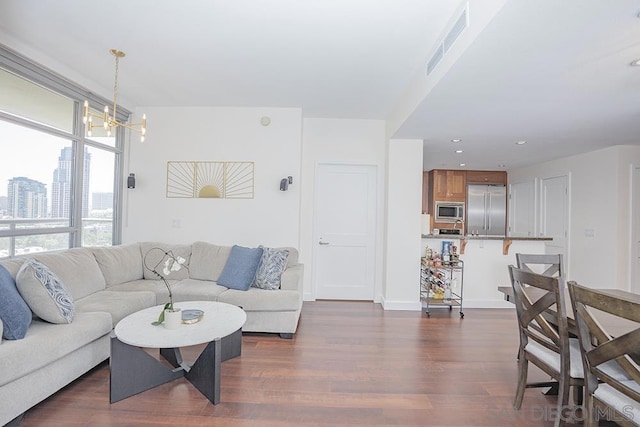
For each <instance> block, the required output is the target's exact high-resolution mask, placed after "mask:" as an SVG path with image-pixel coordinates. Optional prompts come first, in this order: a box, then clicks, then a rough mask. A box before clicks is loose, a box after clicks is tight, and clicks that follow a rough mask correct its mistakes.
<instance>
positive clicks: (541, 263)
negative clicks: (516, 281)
mask: <svg viewBox="0 0 640 427" xmlns="http://www.w3.org/2000/svg"><path fill="white" fill-rule="evenodd" d="M516 266H517V267H518V268H519V269H521V270H524V271H528V272H530V273H538V274H542V275H543V276H562V277H564V275H565V274H564V265H563V261H562V254H543V255H540V254H520V253H517V254H516Z"/></svg>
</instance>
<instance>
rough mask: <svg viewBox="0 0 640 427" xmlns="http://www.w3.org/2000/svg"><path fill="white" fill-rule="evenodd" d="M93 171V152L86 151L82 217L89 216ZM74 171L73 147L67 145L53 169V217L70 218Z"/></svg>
mask: <svg viewBox="0 0 640 427" xmlns="http://www.w3.org/2000/svg"><path fill="white" fill-rule="evenodd" d="M90 171H91V154H90V153H89V152H88V151H87V150H85V152H84V168H83V176H82V217H83V218H86V217H87V216H89V176H90ZM72 172H73V149H72V148H71V147H65V148H63V149H62V150H60V157H58V167H57V168H56V169H55V170H54V171H53V183H52V185H51V217H52V218H69V208H70V206H71V191H72V189H71V183H72V182H73V180H72V177H71V174H72Z"/></svg>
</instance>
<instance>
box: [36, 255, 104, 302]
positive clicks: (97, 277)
mask: <svg viewBox="0 0 640 427" xmlns="http://www.w3.org/2000/svg"><path fill="white" fill-rule="evenodd" d="M33 258H35V259H36V260H38V261H40V262H41V263H43V264H44V265H46V266H47V267H49V269H50V270H51V271H53V272H54V273H55V274H56V276H58V278H60V280H62V282H63V283H64V284H65V286H66V287H67V289H68V290H69V292H71V295H72V296H73V298H74V299H80V298H82V297H86V296H87V295H91V294H92V293H94V292H98V291H101V290H103V289H104V288H105V282H104V276H103V275H102V271H100V267H99V266H98V262H97V261H96V257H95V256H93V252H92V251H91V249H89V248H73V249H67V250H65V251H61V252H50V253H42V254H37V255H34V256H33ZM32 308H33V307H32Z"/></svg>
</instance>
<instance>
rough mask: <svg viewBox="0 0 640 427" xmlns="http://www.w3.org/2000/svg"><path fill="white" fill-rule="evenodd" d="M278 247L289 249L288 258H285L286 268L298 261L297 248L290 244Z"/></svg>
mask: <svg viewBox="0 0 640 427" xmlns="http://www.w3.org/2000/svg"><path fill="white" fill-rule="evenodd" d="M280 249H286V250H288V251H289V258H287V268H289V267H292V266H294V265H296V264H297V263H298V250H297V249H296V248H294V247H291V246H285V247H282V248H280Z"/></svg>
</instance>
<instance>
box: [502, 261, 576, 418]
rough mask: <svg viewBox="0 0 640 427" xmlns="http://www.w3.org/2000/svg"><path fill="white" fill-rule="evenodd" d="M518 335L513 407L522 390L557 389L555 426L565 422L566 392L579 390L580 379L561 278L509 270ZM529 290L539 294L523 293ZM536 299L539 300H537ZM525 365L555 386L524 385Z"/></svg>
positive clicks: (540, 384) (520, 270)
mask: <svg viewBox="0 0 640 427" xmlns="http://www.w3.org/2000/svg"><path fill="white" fill-rule="evenodd" d="M509 276H510V278H511V285H512V286H513V294H514V302H515V305H516V313H517V317H518V328H519V332H520V348H519V352H518V388H517V391H516V397H515V400H514V403H513V407H514V409H520V407H521V405H522V400H523V398H524V392H525V389H526V388H531V387H553V386H556V385H557V387H558V402H557V411H556V413H555V414H556V419H555V423H554V425H555V426H562V425H564V423H565V421H566V417H565V416H564V415H563V414H565V413H567V411H566V408H567V407H568V404H569V390H570V388H571V387H572V386H578V387H582V386H583V384H584V375H583V368H582V362H581V359H580V357H581V356H580V345H579V342H578V339H576V338H569V333H568V330H567V314H566V310H567V308H566V305H565V304H566V298H567V296H566V292H565V283H564V279H563V278H562V277H549V276H544V275H542V274H538V273H532V272H530V271H525V270H524V269H519V268H516V267H514V266H513V265H510V266H509ZM530 288H537V289H539V290H540V291H541V292H535V295H537V296H536V297H535V298H534V297H532V296H531V294H534V292H529V293H527V290H529V289H530ZM538 296H539V297H538ZM529 362H531V363H532V364H534V365H535V366H537V367H538V368H540V369H541V370H542V371H544V372H545V373H547V374H548V375H549V376H550V377H551V378H553V379H554V380H555V382H539V383H527V373H528V368H529Z"/></svg>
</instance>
